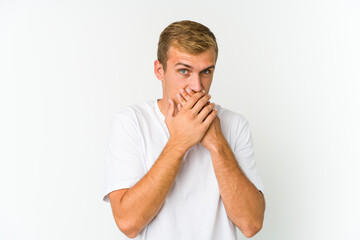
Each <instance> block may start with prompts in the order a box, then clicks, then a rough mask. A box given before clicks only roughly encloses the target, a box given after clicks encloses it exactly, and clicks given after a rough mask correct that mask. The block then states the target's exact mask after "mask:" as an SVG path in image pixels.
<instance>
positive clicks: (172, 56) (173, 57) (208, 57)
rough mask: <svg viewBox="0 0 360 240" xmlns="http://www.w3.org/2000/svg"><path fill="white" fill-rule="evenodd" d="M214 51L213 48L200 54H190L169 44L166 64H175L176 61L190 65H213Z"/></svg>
mask: <svg viewBox="0 0 360 240" xmlns="http://www.w3.org/2000/svg"><path fill="white" fill-rule="evenodd" d="M215 59H216V53H215V50H214V49H213V48H209V49H208V50H207V51H205V52H203V53H200V54H196V55H195V54H191V53H188V52H186V51H183V50H180V49H178V48H176V47H174V46H170V48H169V51H168V65H171V66H175V65H176V64H177V63H179V62H181V63H185V64H187V65H190V66H192V67H195V68H196V67H200V68H201V67H204V66H206V67H207V66H208V65H209V66H210V65H215Z"/></svg>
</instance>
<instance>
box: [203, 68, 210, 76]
mask: <svg viewBox="0 0 360 240" xmlns="http://www.w3.org/2000/svg"><path fill="white" fill-rule="evenodd" d="M210 73H211V70H209V69H206V70H204V71H203V74H206V75H208V74H210Z"/></svg>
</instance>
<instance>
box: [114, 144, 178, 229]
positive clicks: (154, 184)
mask: <svg viewBox="0 0 360 240" xmlns="http://www.w3.org/2000/svg"><path fill="white" fill-rule="evenodd" d="M184 154H185V152H184V151H181V150H179V149H178V148H177V145H176V143H174V142H172V141H169V142H168V143H167V145H166V146H165V148H164V149H163V151H162V153H161V154H160V156H159V158H158V159H157V160H156V162H155V163H154V165H153V166H152V168H151V169H150V170H149V172H148V173H147V174H146V175H145V176H144V177H143V178H142V179H141V180H140V181H139V182H137V183H136V184H135V185H134V186H133V187H131V188H130V189H129V190H128V191H127V192H126V193H125V194H124V196H123V197H122V199H121V202H120V205H119V210H118V211H119V213H121V214H119V217H120V216H121V219H118V221H119V222H122V223H126V224H125V225H127V227H126V229H128V231H129V232H131V233H133V234H132V235H134V234H136V235H137V234H138V233H139V232H140V231H141V230H142V229H143V228H144V227H145V226H146V225H147V224H148V223H149V222H150V221H151V220H152V219H153V218H154V217H155V216H156V215H157V213H158V211H159V210H160V208H161V206H162V205H163V203H164V201H165V199H166V196H167V195H168V193H169V191H170V189H171V187H172V185H173V183H174V181H175V178H176V175H177V173H178V171H179V168H180V166H181V163H182V158H183V156H184Z"/></svg>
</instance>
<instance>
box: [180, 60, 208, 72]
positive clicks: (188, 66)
mask: <svg viewBox="0 0 360 240" xmlns="http://www.w3.org/2000/svg"><path fill="white" fill-rule="evenodd" d="M178 65H183V66H185V67H187V68H190V69H192V68H193V67H192V66H190V65H187V64H185V63H182V62H178V63H176V64H175V67H176V66H178ZM210 68H215V65H211V66H209V67H207V68H205V69H203V70H201V71H204V70H208V69H210Z"/></svg>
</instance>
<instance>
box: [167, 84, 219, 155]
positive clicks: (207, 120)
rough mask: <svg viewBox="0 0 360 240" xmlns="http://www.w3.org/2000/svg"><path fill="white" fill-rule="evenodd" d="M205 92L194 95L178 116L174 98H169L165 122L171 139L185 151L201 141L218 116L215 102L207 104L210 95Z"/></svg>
mask: <svg viewBox="0 0 360 240" xmlns="http://www.w3.org/2000/svg"><path fill="white" fill-rule="evenodd" d="M204 92H205V91H202V92H197V93H195V94H194V95H192V96H191V98H190V99H189V100H188V101H187V102H186V104H185V105H184V106H182V107H181V110H180V111H179V112H178V113H177V114H176V116H174V112H175V103H174V100H173V99H169V105H168V108H167V110H166V116H165V123H166V125H167V127H168V129H169V133H170V140H169V141H172V142H175V143H176V144H177V145H178V147H180V149H182V150H183V151H184V152H186V151H187V150H188V149H189V148H191V147H192V146H194V145H195V144H197V143H198V142H200V141H201V139H202V138H203V137H204V135H205V133H206V131H207V130H208V128H209V126H210V125H211V123H212V122H213V120H214V119H215V117H216V113H217V111H216V109H214V107H215V104H214V103H211V104H209V105H207V106H205V105H206V104H207V102H208V100H209V99H210V95H208V94H206V95H204ZM204 106H205V107H204ZM213 110H214V111H213ZM210 112H211V113H210ZM209 113H210V114H209Z"/></svg>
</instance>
